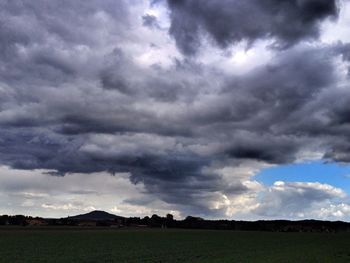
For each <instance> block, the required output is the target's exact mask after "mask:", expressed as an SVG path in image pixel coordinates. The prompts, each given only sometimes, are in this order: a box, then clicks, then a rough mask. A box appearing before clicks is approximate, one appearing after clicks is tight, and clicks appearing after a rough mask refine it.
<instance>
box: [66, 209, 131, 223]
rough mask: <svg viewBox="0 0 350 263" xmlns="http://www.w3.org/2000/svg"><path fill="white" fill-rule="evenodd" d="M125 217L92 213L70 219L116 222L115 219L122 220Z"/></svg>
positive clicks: (99, 212) (101, 212) (103, 212)
mask: <svg viewBox="0 0 350 263" xmlns="http://www.w3.org/2000/svg"><path fill="white" fill-rule="evenodd" d="M122 218H124V217H122V216H117V215H113V214H110V213H107V212H105V211H92V212H90V213H87V214H81V215H76V216H70V217H69V219H77V220H95V221H99V220H115V219H122Z"/></svg>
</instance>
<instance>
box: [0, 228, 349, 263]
mask: <svg viewBox="0 0 350 263" xmlns="http://www.w3.org/2000/svg"><path fill="white" fill-rule="evenodd" d="M349 261H350V234H349V233H339V234H334V233H333V234H326V233H273V232H235V231H211V230H161V229H144V230H142V229H135V230H131V229H124V230H118V229H96V228H68V227H62V228H45V227H42V228H28V227H25V228H18V227H13V228H12V227H3V228H0V262H220V263H221V262H349Z"/></svg>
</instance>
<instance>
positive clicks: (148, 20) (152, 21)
mask: <svg viewBox="0 0 350 263" xmlns="http://www.w3.org/2000/svg"><path fill="white" fill-rule="evenodd" d="M142 24H143V25H144V26H146V27H149V28H156V29H157V28H158V29H159V28H160V25H159V23H158V20H157V17H156V16H154V15H149V14H146V15H144V16H142Z"/></svg>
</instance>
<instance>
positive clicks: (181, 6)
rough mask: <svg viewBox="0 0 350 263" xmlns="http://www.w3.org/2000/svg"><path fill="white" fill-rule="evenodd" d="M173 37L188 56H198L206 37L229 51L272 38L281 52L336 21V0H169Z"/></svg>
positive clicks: (316, 35) (310, 37) (314, 36)
mask: <svg viewBox="0 0 350 263" xmlns="http://www.w3.org/2000/svg"><path fill="white" fill-rule="evenodd" d="M167 2H168V4H169V7H170V10H171V27H170V33H171V34H172V35H173V36H174V38H175V39H176V43H177V45H178V47H179V48H180V49H181V51H182V52H184V53H185V54H194V53H196V51H197V49H198V47H199V46H200V44H201V41H202V40H201V39H202V35H203V34H208V35H209V36H210V37H211V38H212V39H213V40H214V41H215V42H216V44H217V45H219V46H220V47H227V46H229V45H232V44H233V43H237V42H239V41H242V40H245V41H247V42H248V43H251V42H254V41H256V40H259V39H264V38H265V39H266V38H272V39H275V40H276V43H275V44H276V45H277V46H279V47H280V48H286V47H290V46H292V45H294V44H296V43H298V42H299V41H301V40H304V39H313V38H316V37H318V35H319V23H320V22H321V21H322V20H324V19H326V18H335V17H336V16H337V13H338V7H337V1H336V0H331V1H328V0H302V1H300V0H287V1H278V0H264V1H259V0H249V1H239V0H227V1H220V2H215V3H214V2H213V1H210V0H208V1H197V0H189V1H186V0H181V1H177V0H168V1H167Z"/></svg>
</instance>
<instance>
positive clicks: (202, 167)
mask: <svg viewBox="0 0 350 263" xmlns="http://www.w3.org/2000/svg"><path fill="white" fill-rule="evenodd" d="M157 2H158V3H156V4H155V3H154V4H153V5H151V6H147V5H145V4H144V3H143V2H142V1H136V0H135V1H131V2H129V1H128V2H124V1H118V2H115V1H108V0H103V1H90V2H89V3H86V2H85V1H74V3H71V2H69V1H64V2H63V3H60V5H58V4H55V3H47V2H46V1H35V2H31V3H24V2H23V1H1V0H0V17H1V18H0V19H1V20H2V21H0V22H1V23H0V24H1V26H0V127H1V129H0V162H1V165H5V166H7V167H10V168H12V169H19V170H31V171H37V170H38V169H39V170H44V172H43V173H46V174H49V175H59V176H63V175H67V174H80V175H82V174H86V176H88V174H91V173H93V174H99V173H104V172H108V173H110V174H113V175H115V176H116V177H118V176H119V175H120V174H121V173H122V174H127V178H128V179H129V180H130V182H131V183H132V184H135V185H142V191H143V192H144V193H145V194H147V196H148V197H147V198H146V197H145V196H142V197H140V196H137V195H136V194H135V195H134V196H133V195H131V196H130V197H129V196H128V197H126V198H125V202H126V203H128V204H129V205H137V206H139V207H141V206H143V207H144V206H148V205H150V204H151V203H152V202H154V200H158V201H159V202H162V205H164V207H166V208H167V209H172V210H176V211H178V213H179V214H184V215H185V214H186V213H187V214H200V215H204V216H212V217H223V216H228V215H230V216H235V214H236V213H241V214H244V213H243V212H242V211H243V210H244V208H243V207H244V206H245V205H243V204H247V206H246V207H250V208H249V212H251V213H254V214H256V215H261V216H269V215H270V214H271V215H274V216H277V214H274V213H275V212H276V211H281V207H280V206H282V205H281V204H284V203H285V202H287V200H289V197H288V198H286V196H288V195H282V194H281V191H279V188H281V187H282V185H274V186H273V187H272V188H271V189H270V190H271V194H270V195H273V198H277V200H280V201H279V202H280V203H281V204H276V205H274V204H273V202H267V201H265V203H266V204H259V202H258V201H256V196H257V193H258V192H261V191H265V190H266V187H265V186H263V185H262V184H260V183H258V182H255V181H254V175H256V174H257V173H258V171H259V170H261V169H263V168H264V167H268V166H271V165H282V164H288V163H293V162H297V161H302V160H305V159H307V158H308V157H309V153H310V152H312V153H317V154H318V156H321V157H322V158H323V159H324V160H327V161H336V162H349V160H350V151H349V149H350V137H349V136H348V134H350V130H349V128H350V126H349V124H350V118H349V110H348V105H349V103H350V92H349V90H348V88H347V86H348V82H349V72H348V70H349V60H350V55H349V54H350V46H349V44H346V43H343V42H337V43H322V42H320V41H319V40H318V37H319V36H320V35H321V33H322V32H321V31H322V30H321V24H322V22H323V21H325V20H327V19H328V18H336V17H337V14H338V9H339V8H340V5H339V6H338V5H337V4H336V1H321V0H307V1H306V0H304V1H272V0H271V1H270V0H269V1H255V0H249V1H237V0H228V1H221V2H220V3H216V4H215V6H214V5H213V4H212V3H211V2H210V1H201V3H200V4H199V3H198V1H196V0H188V1H171V0H169V1H167V3H164V2H163V3H162V2H161V1H157ZM164 8H165V9H166V10H167V11H168V12H170V15H169V17H168V18H166V19H164V18H163V16H162V15H161V12H163V13H164V10H163V9H164ZM145 10H146V11H145ZM162 10H163V11H162ZM167 19H169V20H167ZM253 19H254V20H253ZM257 21H259V22H257ZM286 25H288V26H286ZM173 38H174V39H175V42H174V40H173ZM269 39H270V40H272V41H274V43H275V45H277V46H278V47H279V49H273V50H271V49H270V47H268V46H264V47H263V49H264V50H268V52H270V53H271V55H270V57H269V59H267V60H266V61H263V62H262V63H257V64H256V65H255V61H249V63H250V66H249V68H250V70H248V71H246V72H240V71H232V70H231V69H230V67H229V66H230V65H231V66H232V67H235V66H236V65H235V62H234V61H233V62H232V57H231V54H227V53H226V52H227V50H229V49H230V48H232V49H233V52H234V50H235V48H238V47H237V46H238V45H239V43H241V42H242V41H246V42H248V43H249V44H250V45H251V46H250V49H251V50H254V49H257V48H258V47H257V45H258V44H256V46H255V43H258V42H259V41H262V42H261V43H263V44H262V45H264V42H263V41H269ZM310 39H313V40H314V42H313V44H310V43H308V42H307V41H308V40H310ZM339 40H341V39H339ZM211 42H214V46H211V45H210V44H208V45H207V44H206V43H211ZM202 43H204V44H203V45H202ZM261 43H260V44H261ZM260 44H259V45H260ZM177 48H178V49H179V51H178V50H177ZM199 51H200V52H199ZM214 51H215V52H219V53H220V52H222V53H220V55H219V61H216V62H215V63H212V62H210V61H213V59H211V60H210V59H208V57H205V56H204V58H202V59H201V58H200V55H202V54H204V53H206V54H209V55H211V54H212V53H215V52H214ZM194 54H197V57H195V56H193V55H194ZM257 54H258V55H257V58H259V52H257ZM222 61H224V62H225V64H224V65H229V66H228V67H227V68H226V69H225V70H222V64H221V63H220V62H222ZM49 175H47V176H49ZM19 180H22V179H19ZM23 187H24V186H23ZM52 187H54V186H52ZM96 187H97V186H96ZM283 187H284V188H283V189H285V190H284V191H285V192H286V193H290V194H291V195H293V196H294V197H293V198H295V203H300V202H304V200H305V199H309V200H315V202H316V201H322V202H323V201H325V200H326V201H327V200H330V201H329V202H330V203H329V206H328V208H327V209H333V210H334V209H335V210H336V208H334V207H336V206H338V205H342V204H344V206H345V205H346V204H345V202H346V201H344V200H345V199H346V196H340V198H341V199H342V200H337V201H336V202H335V203H333V201H334V198H333V197H334V196H333V195H331V194H330V195H327V193H328V192H329V191H328V190H329V189H328V188H327V187H326V188H327V189H326V188H322V187H319V185H308V186H302V185H296V184H293V183H291V184H288V183H286V184H284V185H283ZM24 188H25V187H24ZM97 188H98V187H97ZM319 188H320V189H319ZM264 189H265V190H264ZM294 189H302V191H305V192H306V194H305V195H301V196H300V195H298V193H299V192H298V191H299V190H294ZM101 191H102V190H101ZM334 191H336V190H334ZM309 192H310V193H309ZM331 192H332V191H331ZM323 194H324V195H323ZM270 195H266V197H265V198H266V200H268V199H271V198H272V197H270ZM313 198H314V199H313ZM147 200H148V201H147ZM292 200H294V199H292ZM267 203H271V204H267ZM311 203H313V201H312V202H311ZM232 204H234V205H232ZM248 204H250V205H248ZM44 205H45V207H43V208H47V209H50V208H53V207H54V205H53V204H52V203H51V202H46V203H45V204H44ZM266 205H272V206H273V207H270V206H269V207H265V206H266ZM279 205H280V206H279ZM58 207H60V208H62V207H63V206H62V205H58ZM87 207H89V206H87ZM239 207H241V208H240V209H241V210H240V209H239ZM264 207H265V208H264ZM329 207H331V208H329ZM308 208H310V207H308ZM259 209H260V210H259ZM293 209H294V208H291V210H288V212H283V211H282V212H281V214H280V215H281V216H286V217H288V216H293V217H294V216H295V215H296V214H297V211H296V210H293ZM306 209H307V208H306ZM310 209H311V208H310ZM325 209H326V208H325ZM263 210H264V211H266V213H269V214H261V211H263ZM270 210H273V211H272V212H271V213H270V212H269V211H270ZM230 211H231V212H230ZM327 211H328V210H327ZM337 211H338V210H337ZM299 212H300V211H299ZM300 213H304V214H305V211H304V212H303V211H302V212H300ZM325 213H326V212H325ZM330 213H332V212H330ZM310 215H311V214H310ZM246 216H248V215H246Z"/></svg>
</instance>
